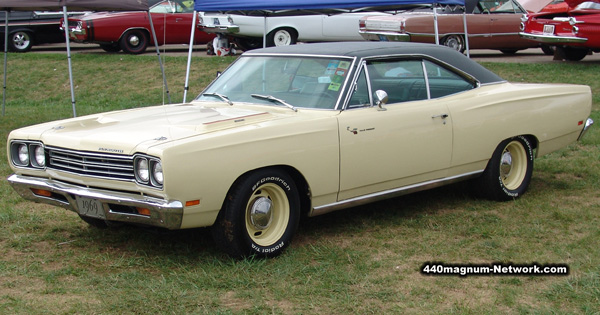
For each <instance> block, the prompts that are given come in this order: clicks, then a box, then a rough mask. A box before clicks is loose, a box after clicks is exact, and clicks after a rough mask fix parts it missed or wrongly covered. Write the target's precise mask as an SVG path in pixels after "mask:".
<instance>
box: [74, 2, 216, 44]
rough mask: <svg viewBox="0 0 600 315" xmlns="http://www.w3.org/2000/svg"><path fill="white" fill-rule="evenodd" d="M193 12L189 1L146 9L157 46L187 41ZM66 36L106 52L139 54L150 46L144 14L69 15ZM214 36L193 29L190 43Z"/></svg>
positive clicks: (145, 13) (150, 37)
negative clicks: (93, 45) (94, 45)
mask: <svg viewBox="0 0 600 315" xmlns="http://www.w3.org/2000/svg"><path fill="white" fill-rule="evenodd" d="M193 14H194V8H193V2H190V1H182V0H169V1H161V2H158V3H157V4H155V5H154V6H152V7H151V8H150V15H151V16H152V23H153V24H154V28H155V30H156V36H157V41H158V45H164V44H189V43H190V36H191V30H192V18H193ZM69 36H70V38H71V39H72V40H73V41H75V42H79V43H95V44H100V47H102V49H104V50H105V51H108V52H118V51H120V50H123V52H125V53H129V54H141V53H143V52H144V51H146V48H147V47H148V45H154V39H153V38H152V32H151V29H150V21H149V20H148V13H147V12H144V11H135V12H98V13H92V14H87V15H84V16H81V17H79V18H69ZM213 37H214V35H212V34H207V33H205V32H202V31H199V30H198V31H196V32H195V37H194V43H196V44H205V43H207V42H209V41H211V40H212V39H213Z"/></svg>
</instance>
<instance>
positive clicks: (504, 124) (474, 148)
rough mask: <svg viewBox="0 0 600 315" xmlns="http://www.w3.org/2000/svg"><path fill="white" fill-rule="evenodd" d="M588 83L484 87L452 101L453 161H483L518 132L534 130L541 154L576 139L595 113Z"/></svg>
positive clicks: (525, 132) (509, 84)
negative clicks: (586, 121) (593, 112)
mask: <svg viewBox="0 0 600 315" xmlns="http://www.w3.org/2000/svg"><path fill="white" fill-rule="evenodd" d="M591 105H592V100H591V90H590V88H589V87H588V86H585V85H566V84H543V85H542V84H513V83H500V84H493V85H488V86H483V87H481V88H479V89H476V90H474V93H473V94H471V93H463V94H462V96H461V97H458V98H456V99H452V100H451V101H449V102H448V107H449V109H450V112H451V116H452V121H453V123H454V152H453V158H452V165H453V166H459V165H465V164H469V163H480V164H482V165H483V166H485V164H486V163H487V160H488V159H489V158H490V157H491V156H492V153H493V151H494V149H495V148H496V146H498V144H499V143H500V142H501V141H502V140H504V139H508V138H511V137H514V136H517V135H533V136H534V137H535V138H536V139H537V140H538V142H539V146H538V149H537V155H538V156H541V155H544V154H547V153H550V152H552V151H555V150H558V149H560V148H562V147H564V146H566V145H568V144H569V143H571V142H574V141H576V140H577V137H578V136H579V133H580V131H581V129H582V126H580V125H579V124H578V123H579V122H580V121H585V120H586V119H587V118H588V117H589V115H590V112H591Z"/></svg>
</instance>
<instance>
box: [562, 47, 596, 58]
mask: <svg viewBox="0 0 600 315" xmlns="http://www.w3.org/2000/svg"><path fill="white" fill-rule="evenodd" d="M564 52H565V58H566V59H567V60H569V61H579V60H581V59H583V58H585V56H587V55H588V53H589V52H590V51H589V49H587V48H583V49H582V48H574V47H565V48H564Z"/></svg>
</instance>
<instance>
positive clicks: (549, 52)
mask: <svg viewBox="0 0 600 315" xmlns="http://www.w3.org/2000/svg"><path fill="white" fill-rule="evenodd" d="M540 48H541V49H542V52H544V55H546V56H552V55H554V46H549V45H542V46H541V47H540Z"/></svg>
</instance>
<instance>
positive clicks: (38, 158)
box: [34, 145, 46, 167]
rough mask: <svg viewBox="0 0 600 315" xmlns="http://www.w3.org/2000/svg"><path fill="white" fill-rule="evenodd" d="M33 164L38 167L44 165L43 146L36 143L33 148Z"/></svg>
mask: <svg viewBox="0 0 600 315" xmlns="http://www.w3.org/2000/svg"><path fill="white" fill-rule="evenodd" d="M34 157H35V164H36V166H39V167H44V166H46V154H44V147H42V146H41V145H38V146H36V147H35V150H34Z"/></svg>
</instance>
